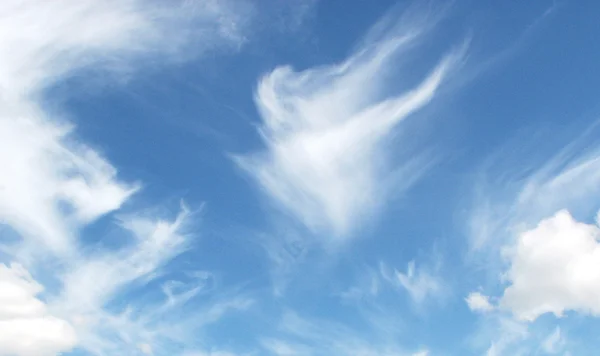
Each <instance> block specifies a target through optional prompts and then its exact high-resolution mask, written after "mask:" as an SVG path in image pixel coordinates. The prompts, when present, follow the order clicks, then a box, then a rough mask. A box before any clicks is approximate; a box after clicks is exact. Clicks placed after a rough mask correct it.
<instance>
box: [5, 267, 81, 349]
mask: <svg viewBox="0 0 600 356" xmlns="http://www.w3.org/2000/svg"><path fill="white" fill-rule="evenodd" d="M42 290H43V288H42V286H41V285H40V284H39V283H37V282H36V281H35V280H34V279H33V278H32V277H31V275H30V274H29V272H28V271H27V270H25V269H24V268H23V267H22V266H21V265H19V264H12V265H10V266H6V265H4V264H0V355H4V356H14V355H18V356H53V355H56V354H58V353H61V352H66V351H70V350H71V349H72V348H73V347H74V346H75V345H76V343H77V337H76V332H75V330H74V328H73V326H72V325H71V324H70V323H69V322H68V321H66V320H63V319H60V318H57V317H56V316H53V315H52V314H50V313H49V311H48V308H47V307H46V305H45V304H44V302H42V301H41V300H39V299H38V298H37V297H36V296H37V295H38V294H39V293H40V292H42Z"/></svg>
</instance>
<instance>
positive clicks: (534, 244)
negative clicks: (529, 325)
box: [500, 210, 600, 321]
mask: <svg viewBox="0 0 600 356" xmlns="http://www.w3.org/2000/svg"><path fill="white" fill-rule="evenodd" d="M599 237H600V229H599V228H598V226H597V225H591V224H584V223H581V222H578V221H576V220H575V219H573V217H572V216H571V215H570V214H569V212H568V211H565V210H562V211H559V212H557V213H556V214H555V215H554V216H552V217H550V218H548V219H545V220H543V221H541V222H540V224H539V225H538V226H537V227H536V228H534V229H532V230H528V231H525V232H523V233H522V234H521V235H520V236H519V238H518V240H517V242H516V245H515V246H514V247H513V250H512V251H510V252H509V255H510V257H509V263H510V268H509V270H508V272H507V273H506V276H505V278H506V280H507V281H508V282H509V284H510V285H509V286H508V287H507V288H506V290H505V291H504V294H503V296H502V298H501V300H500V306H501V307H503V308H506V309H509V310H510V311H512V312H513V313H514V314H515V316H516V317H517V318H519V319H522V320H529V321H532V320H535V319H536V318H537V317H539V316H540V315H542V314H545V313H553V314H555V315H556V316H559V317H560V316H563V315H564V313H565V312H566V311H568V310H573V311H577V312H580V313H584V314H591V315H600V305H598V302H597V301H598V300H599V299H600V287H599V286H600V273H599V272H598V271H600V244H599V241H598V239H599Z"/></svg>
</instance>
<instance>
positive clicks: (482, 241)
mask: <svg viewBox="0 0 600 356" xmlns="http://www.w3.org/2000/svg"><path fill="white" fill-rule="evenodd" d="M595 134H597V132H596V129H595V128H592V129H590V130H588V132H585V133H584V134H583V135H581V136H580V137H577V138H575V140H573V142H572V143H571V144H569V145H567V146H566V147H564V148H563V149H561V150H560V151H559V152H558V153H557V154H554V155H551V156H550V158H545V159H543V160H540V157H539V155H540V153H539V150H538V149H537V146H536V144H537V142H535V140H532V139H531V138H530V137H528V142H527V143H523V142H521V141H518V142H516V143H515V142H511V143H510V147H506V148H504V149H502V150H499V152H498V153H499V154H500V153H501V154H502V159H500V158H499V156H498V154H497V155H495V156H493V157H492V158H491V159H489V160H488V161H487V162H486V164H485V169H484V170H483V171H482V172H480V174H481V175H480V177H479V179H478V180H477V181H476V183H475V189H476V191H475V193H476V196H475V202H474V207H473V209H472V210H471V215H470V217H469V234H470V240H471V241H470V242H471V247H472V248H473V249H474V250H478V251H483V250H484V249H485V248H489V249H492V250H496V249H497V248H498V247H500V246H502V245H504V244H506V243H510V242H511V241H512V240H513V236H514V235H515V233H518V232H519V229H522V227H525V228H530V227H533V226H535V225H536V224H537V223H538V222H539V221H540V220H542V219H544V218H546V217H548V216H550V215H552V214H554V213H555V212H556V211H558V210H561V209H568V210H569V211H571V212H573V213H577V215H584V216H587V215H589V214H591V213H592V212H594V210H595V209H598V197H599V195H600V188H598V187H600V173H599V172H600V148H599V147H598V145H597V144H595V142H593V139H594V137H595V136H594V135H595ZM528 145H533V147H530V146H528ZM513 146H514V147H513ZM522 146H524V147H522ZM510 151H514V153H513V154H508V153H507V152H510ZM540 162H541V163H540ZM491 167H493V168H491ZM490 177H495V178H494V179H490ZM489 262H490V261H489V260H488V261H487V262H486V263H487V264H489Z"/></svg>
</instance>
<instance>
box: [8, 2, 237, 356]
mask: <svg viewBox="0 0 600 356" xmlns="http://www.w3.org/2000/svg"><path fill="white" fill-rule="evenodd" d="M231 5H232V4H231V3H230V2H216V1H211V0H207V1H182V2H176V3H173V2H169V3H168V4H167V3H163V2H147V1H138V0H124V1H113V0H109V1H95V0H83V1H76V2H73V1H65V0H59V1H34V0H25V1H16V0H14V1H13V0H7V1H3V2H2V3H1V4H0V51H1V52H2V53H4V55H3V56H2V58H0V166H2V167H3V169H2V172H1V173H0V223H2V225H4V226H9V227H10V228H11V230H12V231H13V232H15V233H16V237H17V238H16V239H8V238H7V239H4V236H2V237H3V239H2V240H1V242H2V248H3V250H4V252H6V253H7V255H6V256H7V257H8V258H9V259H12V260H13V261H18V262H20V263H22V264H23V266H21V265H20V264H18V263H13V264H11V267H5V266H4V265H0V283H2V285H3V286H4V287H3V288H0V301H2V305H3V306H2V307H0V308H1V311H0V329H2V330H3V331H2V332H0V333H1V334H2V336H0V354H2V355H4V354H6V352H8V354H10V355H15V354H16V355H19V356H21V355H42V354H43V355H46V354H47V355H53V354H57V353H60V352H65V351H68V350H70V349H72V348H73V347H75V346H77V347H81V348H83V349H85V350H87V351H90V352H93V353H95V354H102V355H110V354H116V355H121V354H123V353H126V354H136V353H137V352H138V351H139V350H138V348H139V349H140V350H142V351H143V350H146V351H148V350H150V351H151V352H152V350H153V349H154V350H156V352H155V354H160V353H161V352H162V351H160V349H161V348H160V347H156V346H161V345H164V344H167V345H168V344H169V342H164V340H165V339H169V338H170V336H169V335H165V333H164V332H159V331H157V330H161V327H160V325H159V324H160V321H161V320H170V321H171V324H175V320H173V319H172V318H170V317H175V316H176V315H181V313H175V312H174V310H175V308H176V307H179V306H181V304H182V303H183V302H184V301H187V300H189V299H190V298H192V297H194V296H195V295H196V294H197V293H198V292H199V291H200V287H199V286H200V284H198V283H199V282H198V283H189V284H186V285H185V286H184V287H181V288H179V289H178V292H175V291H173V290H170V289H168V288H166V287H165V288H166V289H165V290H166V291H169V293H166V291H165V292H164V293H163V291H162V290H160V289H159V290H158V294H159V295H163V294H164V300H165V302H164V306H161V305H160V304H161V303H159V304H158V305H155V307H156V308H155V309H154V310H153V312H152V313H149V314H148V313H146V314H144V315H142V316H140V314H143V311H144V310H143V309H144V308H143V306H144V302H143V300H142V301H141V303H142V305H139V303H140V300H137V299H135V298H133V299H130V300H128V301H127V302H125V303H124V304H125V305H126V308H125V310H122V309H118V308H117V309H115V308H114V305H113V308H109V305H110V304H111V303H113V304H114V302H115V301H118V299H119V297H120V293H122V292H124V291H126V290H129V289H131V288H134V287H135V285H134V282H140V281H141V280H142V279H144V278H145V280H143V281H142V282H144V283H147V282H148V281H149V280H151V279H152V278H153V277H155V276H156V275H157V273H158V272H159V269H160V268H161V267H162V266H164V265H165V264H167V263H168V262H169V261H170V260H172V259H173V258H175V257H176V256H177V255H178V254H179V253H181V252H182V251H183V249H184V248H185V247H186V244H187V242H189V238H190V236H188V235H185V234H183V232H182V231H181V229H182V226H184V225H185V224H184V222H185V220H186V219H187V217H188V214H187V212H185V211H184V212H183V213H182V214H181V215H179V217H178V218H177V219H176V220H175V221H174V222H172V223H171V222H168V221H166V220H165V221H161V220H160V219H154V218H149V219H148V218H145V219H140V218H137V217H136V218H132V219H129V218H128V219H125V220H124V221H123V227H125V228H126V229H128V230H129V231H130V232H131V234H132V235H133V236H134V237H135V241H134V242H133V243H131V244H125V245H126V246H125V247H123V248H117V249H116V250H106V251H102V252H98V251H95V252H93V253H92V252H90V250H93V249H91V248H90V247H89V246H88V247H87V248H84V246H82V242H81V240H80V237H81V236H80V232H81V230H82V229H83V228H84V227H86V226H87V225H88V224H89V223H91V222H93V221H94V220H96V219H97V218H99V217H100V216H102V215H104V214H107V213H109V212H111V211H114V210H117V209H119V208H120V207H121V206H122V204H123V203H124V202H125V201H126V200H127V199H128V198H129V197H130V196H131V195H132V194H133V193H134V192H136V191H137V190H138V188H139V184H138V183H124V182H121V181H119V180H118V179H117V171H116V169H115V168H114V167H113V166H112V165H111V164H110V163H109V162H108V161H107V160H106V159H105V158H103V157H102V155H101V154H100V153H98V152H97V151H96V150H94V149H93V148H90V147H88V146H87V145H85V144H84V143H81V142H79V141H78V140H77V138H76V137H75V135H74V134H73V127H72V125H70V124H69V123H68V122H66V120H64V118H61V117H58V116H57V115H55V114H52V113H51V112H50V111H49V110H47V108H46V107H45V106H44V105H43V104H42V102H43V101H42V99H43V97H44V94H45V91H46V90H49V89H51V88H52V86H53V85H55V84H57V83H59V82H60V81H61V80H63V79H66V78H68V77H69V76H72V75H75V74H76V73H78V71H80V70H85V69H88V68H94V69H98V68H100V69H101V70H103V71H104V72H105V73H111V71H114V70H117V71H120V73H123V71H124V70H125V71H129V70H132V68H133V67H131V66H130V63H131V61H132V60H136V70H137V69H139V68H142V67H144V66H145V64H146V63H147V62H146V59H148V58H152V57H154V56H157V55H163V58H165V59H168V60H175V61H177V60H180V59H185V58H187V57H188V56H191V55H195V54H198V53H201V52H203V51H206V50H212V49H215V48H221V47H230V46H233V47H237V46H239V44H241V43H242V42H243V41H244V36H243V35H242V34H241V31H242V29H243V27H244V23H245V22H244V21H245V20H244V18H245V15H246V14H245V13H243V12H244V9H245V8H246V7H245V5H244V3H243V2H237V5H239V6H236V9H235V11H234V10H233V7H231ZM192 44H194V46H189V45H192ZM190 48H191V50H190ZM52 112H54V111H52ZM134 215H135V214H134ZM157 220H158V221H157ZM5 231H6V230H5ZM9 236H12V235H9ZM40 257H41V258H40ZM47 264H48V265H47ZM48 266H50V267H52V268H53V269H52V270H51V272H50V274H51V275H52V277H56V279H58V280H59V281H58V283H56V284H54V283H52V284H51V285H50V286H48V287H49V288H43V287H42V285H41V284H39V283H38V282H36V281H35V280H34V279H33V277H31V276H30V275H29V272H27V270H29V271H32V273H33V271H38V272H39V271H43V270H45V269H46V268H47V267H48ZM46 277H47V276H46ZM46 279H47V278H46ZM38 281H40V279H38ZM144 283H141V284H142V285H143V284H144ZM182 288H183V289H182ZM40 293H41V294H43V297H44V298H43V300H42V299H38V294H40ZM223 303H225V304H223ZM223 303H221V302H218V301H217V303H216V304H215V305H214V308H212V307H211V306H210V305H209V306H206V307H205V308H201V309H203V310H204V309H206V310H204V311H205V312H206V313H208V315H209V316H210V317H209V318H208V319H209V320H212V321H216V320H218V319H219V317H220V316H221V315H223V314H224V313H226V312H227V311H228V310H231V309H243V308H245V307H246V306H247V305H248V303H247V301H243V300H232V301H227V300H225V301H223ZM121 304H123V303H121ZM211 308H212V309H211ZM167 311H168V312H169V313H167ZM166 314H168V316H167V315H166ZM178 321H179V320H178ZM187 321H189V320H187ZM183 322H186V320H184V321H183ZM191 325H192V324H187V326H191ZM180 335H182V334H180ZM138 342H139V345H143V347H140V346H139V345H138V344H137V343H138ZM157 344H158V345H157ZM146 351H144V352H146ZM167 354H171V353H170V352H168V350H167Z"/></svg>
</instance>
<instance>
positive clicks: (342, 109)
mask: <svg viewBox="0 0 600 356" xmlns="http://www.w3.org/2000/svg"><path fill="white" fill-rule="evenodd" d="M415 18H417V17H416V16H415ZM402 20H406V21H402V22H401V24H400V25H396V22H394V24H392V25H390V23H389V22H391V21H392V20H391V17H390V19H387V21H388V23H379V24H378V25H377V26H375V27H374V29H373V31H371V33H370V34H369V35H368V36H366V38H365V40H364V43H363V44H362V45H361V46H360V47H359V49H357V50H356V51H355V52H354V53H353V54H351V55H350V56H349V57H348V58H347V59H346V60H344V61H343V62H341V63H338V64H334V65H328V66H323V67H316V68H311V69H307V70H304V71H295V70H294V69H292V68H291V67H279V68H277V69H275V70H274V71H272V72H271V73H269V74H268V75H266V76H264V77H263V78H262V80H261V81H260V83H259V84H258V88H257V90H256V94H255V102H256V105H257V107H258V110H259V113H260V116H261V120H262V121H261V126H260V130H259V132H260V135H261V138H262V139H263V141H264V143H265V145H266V149H265V150H264V151H262V152H257V153H255V154H249V155H245V156H241V157H237V159H236V160H237V162H238V163H239V165H240V166H241V167H242V168H243V169H245V170H246V171H247V172H248V173H249V174H250V175H251V176H252V177H253V178H255V179H256V182H257V183H258V184H259V186H260V187H261V188H262V189H263V190H264V192H265V193H266V194H267V195H268V196H269V197H270V198H271V199H272V200H273V201H274V202H275V203H276V204H277V205H278V206H279V207H281V208H282V209H283V210H284V211H285V212H287V213H289V214H291V215H292V216H294V217H295V218H297V219H298V220H299V221H300V222H302V223H303V224H305V225H306V226H307V227H308V228H310V229H311V230H313V231H315V232H325V233H330V234H331V236H333V237H334V240H335V239H338V240H339V239H343V238H345V237H347V236H349V235H351V232H352V230H353V229H354V228H355V227H357V226H358V225H359V224H360V223H361V222H364V221H365V220H367V219H368V218H369V217H370V216H371V215H372V214H373V213H374V212H375V211H376V210H377V209H378V208H379V207H380V206H381V205H382V204H383V203H384V201H385V198H386V193H388V192H389V190H388V188H389V187H390V185H396V187H398V186H401V187H408V186H409V185H410V184H411V183H413V182H414V181H415V180H416V179H417V178H418V177H419V176H420V175H421V174H422V172H423V170H424V166H426V164H425V163H424V161H422V157H421V156H419V155H418V154H417V155H413V159H407V160H406V161H404V162H403V163H402V165H401V167H397V172H396V175H394V174H392V169H390V168H389V167H388V166H389V165H388V164H387V162H386V154H387V153H388V150H389V141H388V140H387V138H389V134H390V133H391V132H393V131H394V130H395V129H396V128H397V127H398V126H399V125H400V123H401V122H402V121H403V120H404V119H406V118H407V117H409V116H410V115H412V114H414V113H415V112H416V111H418V110H419V109H421V108H423V107H424V106H426V105H427V104H428V103H430V102H431V100H432V99H433V98H434V97H435V96H436V93H437V91H438V89H439V88H440V86H441V85H442V83H443V82H444V80H445V79H446V78H447V77H448V75H449V73H450V72H452V70H453V69H454V68H455V67H456V65H457V63H459V62H460V59H461V57H462V54H463V52H464V46H463V47H460V48H459V49H456V50H454V51H451V52H450V53H449V54H447V55H445V56H444V57H443V58H442V59H441V61H440V62H439V63H438V64H437V65H436V66H434V68H432V69H431V70H430V71H429V73H428V74H426V75H425V76H424V79H423V80H422V81H421V82H420V83H418V84H417V85H416V86H414V87H413V88H410V89H408V90H406V91H405V92H402V93H399V94H391V93H384V91H385V89H386V84H387V80H386V75H385V74H386V73H389V70H390V69H391V67H392V63H394V62H397V61H395V59H396V58H397V57H399V56H401V55H403V54H404V52H405V51H408V50H409V49H410V48H411V47H413V46H414V45H415V44H416V43H417V42H418V39H419V38H420V36H421V35H423V34H424V33H425V32H426V29H427V28H428V27H429V26H431V24H430V23H428V21H427V20H429V21H430V22H435V21H434V19H432V18H428V19H423V21H422V22H419V21H417V20H414V18H408V17H402ZM394 21H397V18H396V19H395V20H394ZM384 22H385V21H384ZM386 27H388V28H390V27H391V29H389V30H388V31H384V30H382V28H386ZM394 69H397V68H394ZM392 176H395V177H400V178H399V181H394V182H390V181H391V180H393V178H392Z"/></svg>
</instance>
